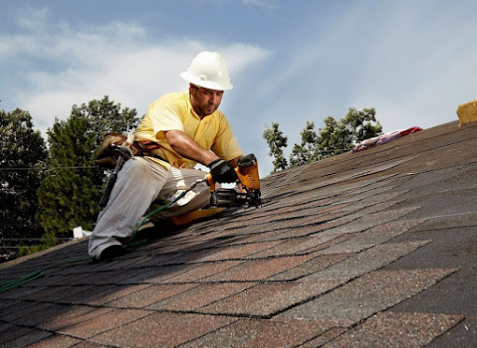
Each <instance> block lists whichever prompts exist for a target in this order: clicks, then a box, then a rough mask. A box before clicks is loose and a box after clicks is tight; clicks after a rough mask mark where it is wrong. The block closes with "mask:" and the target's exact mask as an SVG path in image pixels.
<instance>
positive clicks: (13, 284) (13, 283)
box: [0, 180, 204, 293]
mask: <svg viewBox="0 0 477 348" xmlns="http://www.w3.org/2000/svg"><path fill="white" fill-rule="evenodd" d="M200 182H204V180H197V181H196V182H195V183H194V184H193V185H192V186H190V187H189V188H188V189H187V190H184V191H182V192H181V193H180V194H178V195H177V196H176V197H174V199H172V200H171V201H170V202H169V203H167V204H165V205H163V206H160V207H159V208H157V209H155V210H154V211H152V212H150V213H149V214H147V215H146V216H145V217H144V218H143V219H142V220H141V222H139V224H138V225H137V227H136V229H135V230H134V232H133V233H132V234H131V238H129V242H128V243H127V244H126V245H124V246H123V248H124V249H128V248H131V247H136V246H138V245H142V244H144V243H146V242H147V241H148V240H139V241H136V242H135V241H134V238H135V237H136V234H137V232H138V231H139V229H140V228H141V226H142V225H144V223H145V222H146V221H147V219H148V218H149V217H151V216H152V215H154V214H157V213H159V212H160V211H162V210H164V209H167V208H169V207H170V206H171V205H173V204H174V203H176V202H177V201H178V200H179V199H181V198H182V197H184V196H185V195H186V194H187V192H189V191H191V190H192V189H194V187H196V186H197V184H199V183H200ZM90 259H91V258H90V257H83V258H79V259H69V260H64V261H59V262H56V263H53V264H51V265H48V266H45V267H43V268H42V269H40V270H38V271H35V272H32V273H30V274H27V275H25V276H23V277H20V278H16V279H13V280H10V281H8V282H5V283H2V284H0V293H2V292H5V291H8V290H11V289H14V288H17V287H19V286H21V285H23V284H26V283H29V282H31V281H33V280H35V279H38V278H40V277H42V276H43V275H44V272H45V271H46V270H48V269H50V268H53V267H56V266H60V265H65V264H70V263H76V262H82V261H87V260H90Z"/></svg>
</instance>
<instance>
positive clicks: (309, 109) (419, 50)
mask: <svg viewBox="0 0 477 348" xmlns="http://www.w3.org/2000/svg"><path fill="white" fill-rule="evenodd" d="M1 6H2V9H1V11H0V99H1V100H2V101H1V103H0V107H1V108H2V109H4V110H5V111H11V110H13V109H15V108H17V107H18V108H21V109H24V110H28V111H29V112H30V113H31V115H32V117H33V121H34V125H35V127H36V128H37V129H40V130H41V131H42V133H43V134H45V131H46V129H47V128H48V127H51V126H52V125H53V122H54V120H55V117H57V118H59V119H66V118H67V117H68V116H69V114H70V111H71V107H72V106H73V105H74V104H76V105H80V104H82V103H87V102H88V101H90V100H92V99H101V98H102V97H103V96H104V95H108V96H109V97H110V99H111V100H114V101H115V102H118V103H121V105H122V106H123V107H129V108H136V109H137V110H138V113H139V114H140V115H142V114H144V113H145V111H146V109H147V106H148V105H149V104H150V103H151V102H152V101H153V100H154V99H156V98H157V97H159V96H160V95H162V94H164V93H167V92H172V91H179V90H185V89H186V88H187V84H186V82H185V81H183V80H182V79H181V78H180V77H179V73H180V72H181V71H183V70H185V69H186V68H187V66H188V64H189V62H190V61H191V59H192V58H193V57H194V56H195V55H196V54H197V53H198V52H200V51H202V50H212V51H217V52H220V53H221V54H222V55H223V56H224V58H225V59H226V61H227V63H228V65H229V69H230V73H231V81H232V83H233V84H234V89H233V90H232V91H229V92H226V94H225V96H224V99H223V102H222V105H221V110H222V111H223V112H224V113H225V114H226V115H227V117H228V118H229V121H230V123H231V124H232V127H233V129H234V132H235V134H236V136H237V138H238V140H239V142H240V144H241V146H242V149H243V151H244V152H245V153H250V152H253V153H255V155H256V156H257V157H258V159H259V165H260V168H261V173H263V174H267V173H269V172H270V170H271V168H272V165H271V160H272V159H271V158H270V157H268V156H267V152H268V148H267V146H266V144H265V142H264V140H263V139H262V133H263V130H264V129H265V125H269V126H270V125H271V123H272V122H278V123H279V124H280V128H281V129H282V131H283V132H284V133H285V135H288V137H289V146H288V149H291V147H292V146H293V143H296V142H299V141H300V132H301V130H302V129H303V128H304V127H305V125H306V122H307V121H313V122H315V126H316V128H319V127H322V126H323V119H324V118H325V117H327V116H333V117H335V118H336V119H339V118H341V117H343V116H344V115H345V114H346V112H347V110H348V108H350V107H355V108H358V109H362V108H370V107H374V108H375V109H376V111H377V118H378V120H379V121H380V122H381V124H382V125H383V127H384V131H392V130H397V129H404V128H408V127H412V126H420V127H422V128H430V127H433V126H436V125H439V124H442V123H445V122H449V121H453V120H456V119H457V116H456V113H455V110H456V109H457V107H458V105H459V104H461V103H464V102H467V101H470V100H474V99H477V78H476V76H477V63H476V62H477V45H476V44H475V42H476V41H475V40H476V39H475V38H476V37H477V22H476V21H475V13H476V12H477V2H475V1H473V0H455V1H449V0H400V1H391V0H333V1H331V0H326V1H325V0H289V1H285V0H101V1H98V0H95V1H92V0H83V1H65V0H29V1H27V0H2V1H1ZM45 138H46V137H45ZM288 151H289V150H288Z"/></svg>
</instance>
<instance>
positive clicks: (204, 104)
mask: <svg viewBox="0 0 477 348" xmlns="http://www.w3.org/2000/svg"><path fill="white" fill-rule="evenodd" d="M189 90H190V101H191V104H192V107H193V108H194V111H195V112H196V114H197V115H198V116H199V117H200V118H204V117H205V116H207V115H210V114H212V113H213V112H214V111H215V110H217V108H218V107H219V105H220V102H221V101H222V96H223V95H224V91H216V90H213V89H207V88H203V87H197V86H194V85H191V86H190V88H189Z"/></svg>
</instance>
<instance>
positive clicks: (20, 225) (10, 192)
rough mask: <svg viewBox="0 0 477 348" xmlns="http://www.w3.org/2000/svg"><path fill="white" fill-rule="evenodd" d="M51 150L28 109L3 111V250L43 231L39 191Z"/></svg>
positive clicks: (0, 163) (0, 115) (0, 227)
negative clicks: (37, 220) (38, 198)
mask: <svg viewBox="0 0 477 348" xmlns="http://www.w3.org/2000/svg"><path fill="white" fill-rule="evenodd" d="M47 156H48V153H47V150H46V146H45V141H44V140H43V138H42V136H41V134H40V132H39V131H35V130H34V129H33V122H32V117H31V116H30V114H29V112H28V111H22V110H20V109H16V110H14V111H12V112H8V113H6V112H5V111H3V110H2V111H0V202H1V203H0V204H1V206H2V209H0V240H1V245H2V247H0V252H1V253H9V252H12V251H17V249H16V247H18V246H19V245H22V244H29V243H28V239H30V240H34V239H37V238H40V237H41V236H42V234H43V233H44V230H43V228H42V227H41V225H39V224H38V223H36V220H35V214H36V213H37V210H38V200H37V196H36V191H37V189H38V187H39V186H40V181H41V179H42V178H43V177H44V174H45V172H44V170H45V165H46V159H47Z"/></svg>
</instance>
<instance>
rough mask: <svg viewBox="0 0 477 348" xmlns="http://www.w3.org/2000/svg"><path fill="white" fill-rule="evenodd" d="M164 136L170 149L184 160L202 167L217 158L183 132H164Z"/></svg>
mask: <svg viewBox="0 0 477 348" xmlns="http://www.w3.org/2000/svg"><path fill="white" fill-rule="evenodd" d="M165 136H166V139H167V142H168V143H169V145H170V146H171V147H172V149H173V150H174V151H175V152H177V153H178V154H179V155H181V156H183V157H185V158H188V159H191V160H193V161H195V162H198V163H201V164H203V165H207V164H209V163H210V162H212V161H214V160H216V159H217V158H219V157H217V156H216V155H215V154H214V153H212V152H210V151H208V150H206V149H204V148H203V147H202V146H200V145H199V143H197V142H196V141H195V140H194V139H192V138H191V137H189V136H188V135H187V134H185V133H184V132H181V131H179V130H170V131H167V132H165Z"/></svg>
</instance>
